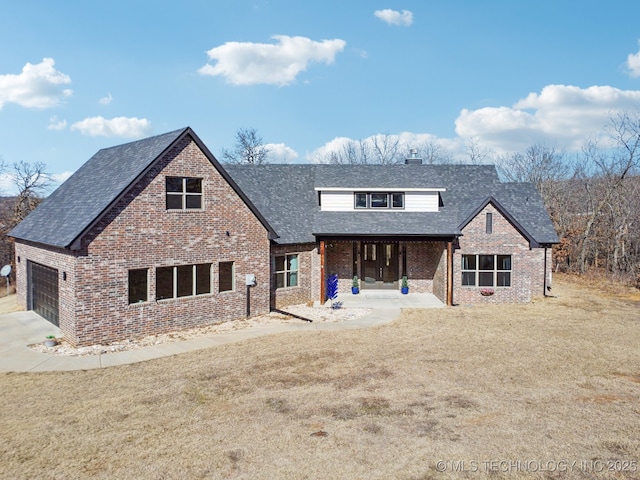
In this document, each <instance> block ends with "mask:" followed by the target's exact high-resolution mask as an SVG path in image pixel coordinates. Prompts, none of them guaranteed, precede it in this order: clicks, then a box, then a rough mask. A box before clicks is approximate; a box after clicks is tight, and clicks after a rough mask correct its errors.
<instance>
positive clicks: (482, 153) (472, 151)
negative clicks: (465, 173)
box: [466, 137, 493, 165]
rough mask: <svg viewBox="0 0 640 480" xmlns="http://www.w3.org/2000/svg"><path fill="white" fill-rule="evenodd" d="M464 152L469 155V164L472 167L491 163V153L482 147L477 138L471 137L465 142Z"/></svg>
mask: <svg viewBox="0 0 640 480" xmlns="http://www.w3.org/2000/svg"><path fill="white" fill-rule="evenodd" d="M466 152H467V155H469V163H471V164H472V165H480V164H483V163H492V162H491V159H492V156H493V152H492V151H491V149H489V148H485V147H482V146H481V145H480V139H479V138H478V137H472V138H469V139H468V140H467V150H466Z"/></svg>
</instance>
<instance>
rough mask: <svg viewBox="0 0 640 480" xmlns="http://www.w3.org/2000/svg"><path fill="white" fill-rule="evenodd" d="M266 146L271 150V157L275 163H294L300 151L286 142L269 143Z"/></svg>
mask: <svg viewBox="0 0 640 480" xmlns="http://www.w3.org/2000/svg"><path fill="white" fill-rule="evenodd" d="M265 148H267V150H269V158H270V160H271V161H273V162H274V163H293V162H294V161H295V160H296V158H298V153H297V152H296V151H295V150H294V149H293V148H291V147H288V146H287V145H285V144H284V143H267V144H266V145H265Z"/></svg>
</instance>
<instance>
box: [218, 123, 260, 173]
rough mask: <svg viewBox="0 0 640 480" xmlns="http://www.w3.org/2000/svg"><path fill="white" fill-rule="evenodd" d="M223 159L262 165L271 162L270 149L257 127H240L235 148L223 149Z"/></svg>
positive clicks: (228, 161)
mask: <svg viewBox="0 0 640 480" xmlns="http://www.w3.org/2000/svg"><path fill="white" fill-rule="evenodd" d="M222 161H223V162H226V163H248V164H252V165H262V164H263V163H269V149H268V148H267V147H266V146H265V145H264V142H263V140H262V137H261V136H260V135H258V131H257V130H256V129H255V128H239V129H238V131H237V132H236V144H235V145H234V147H233V149H232V150H227V149H226V148H223V149H222Z"/></svg>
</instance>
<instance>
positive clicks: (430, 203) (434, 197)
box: [404, 192, 438, 212]
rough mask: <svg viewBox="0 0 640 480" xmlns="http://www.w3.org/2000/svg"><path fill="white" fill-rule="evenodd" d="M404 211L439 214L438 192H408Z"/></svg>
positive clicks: (405, 195)
mask: <svg viewBox="0 0 640 480" xmlns="http://www.w3.org/2000/svg"><path fill="white" fill-rule="evenodd" d="M404 210H405V212H437V211H438V192H406V193H405V194H404Z"/></svg>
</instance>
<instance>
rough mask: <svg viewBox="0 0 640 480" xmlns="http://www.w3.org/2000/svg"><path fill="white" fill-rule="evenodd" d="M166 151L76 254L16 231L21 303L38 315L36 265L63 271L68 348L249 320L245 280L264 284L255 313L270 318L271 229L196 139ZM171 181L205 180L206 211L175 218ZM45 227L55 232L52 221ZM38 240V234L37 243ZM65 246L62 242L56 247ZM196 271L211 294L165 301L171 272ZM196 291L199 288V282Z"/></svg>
mask: <svg viewBox="0 0 640 480" xmlns="http://www.w3.org/2000/svg"><path fill="white" fill-rule="evenodd" d="M165 143H166V144H167V148H166V149H164V151H162V153H161V154H160V155H159V156H158V157H157V158H154V159H153V161H152V163H151V164H150V165H149V167H148V168H147V169H146V170H145V171H144V173H143V174H142V175H141V176H139V178H137V179H136V181H135V182H134V183H133V184H132V185H128V189H127V190H126V192H125V193H124V194H121V195H118V196H117V199H116V200H115V201H114V202H113V204H112V205H110V206H109V208H108V209H107V210H106V211H105V212H104V213H103V214H102V215H100V217H99V218H97V219H93V220H92V221H91V224H90V226H89V228H87V229H86V231H85V232H83V234H82V235H81V236H80V237H79V238H77V239H74V243H75V245H74V246H73V248H72V247H66V246H64V247H60V246H51V245H46V244H44V243H43V241H41V242H33V241H29V240H24V239H21V238H20V236H21V235H22V234H21V230H20V229H19V227H18V229H17V230H16V231H14V232H13V235H16V237H15V238H16V262H17V278H18V284H17V293H18V302H19V303H20V304H21V305H23V306H24V307H25V308H31V305H30V302H31V301H32V299H30V298H29V285H28V282H29V278H30V273H29V272H28V269H29V265H33V264H34V263H35V264H38V265H43V266H46V267H49V268H53V269H55V270H56V271H57V275H58V305H59V307H58V319H57V321H58V323H59V326H60V328H61V329H62V331H63V332H64V336H65V339H66V340H68V341H69V342H70V343H72V344H74V345H85V344H91V343H97V342H109V341H114V340H121V339H125V338H135V337H141V336H144V335H149V334H154V333H161V332H168V331H173V330H178V329H184V328H189V327H195V326H200V325H205V324H210V323H214V322H221V321H226V320H232V319H237V318H242V317H243V316H245V315H246V309H247V289H246V286H245V274H253V275H255V276H256V278H257V280H258V282H257V284H256V285H255V286H252V287H251V292H250V300H251V304H250V311H251V313H252V314H264V313H267V312H269V309H270V304H269V292H270V281H269V278H270V263H269V258H270V231H269V227H268V224H266V222H264V221H263V220H261V219H260V218H259V217H258V216H256V213H255V211H254V210H255V209H254V207H253V206H251V204H250V203H247V201H245V200H243V199H242V198H241V197H240V196H239V195H238V193H237V191H236V190H237V187H236V190H234V186H233V185H232V184H230V183H229V180H228V178H225V176H226V173H225V172H224V170H222V169H221V168H220V166H219V165H217V162H215V160H212V158H213V157H212V156H211V155H210V153H208V151H207V150H206V149H204V148H203V147H202V145H201V142H200V141H199V139H197V137H196V136H195V134H194V133H193V132H191V131H190V130H189V129H188V130H185V131H181V132H179V133H176V134H175V135H173V136H170V137H169V138H168V139H167V141H166V142H165ZM167 177H173V178H183V177H184V178H198V179H202V183H201V184H202V201H201V208H197V209H196V208H194V209H171V210H170V209H167V206H166V192H165V188H166V186H165V184H166V182H165V179H166V178H167ZM67 193H68V192H67ZM79 193H82V194H84V192H82V191H81V192H79ZM119 193H122V192H119ZM64 196H65V195H63V196H62V197H64ZM51 201H53V202H57V198H56V197H53V198H50V199H49V202H51ZM49 202H46V203H49ZM46 203H44V204H43V205H44V207H43V209H42V210H40V209H39V210H40V214H41V215H42V213H46V214H47V216H48V215H50V214H51V212H46V210H47V209H48V207H47V205H46ZM56 208H58V206H57V205H56ZM252 209H253V210H252ZM34 213H36V212H34ZM36 215H37V213H36ZM40 221H42V222H43V223H44V224H45V225H46V220H45V218H44V216H43V217H41V218H40ZM25 227H28V224H27V225H25ZM43 230H46V227H45V228H43ZM37 233H38V232H35V233H34V235H33V236H35V237H36V238H37V235H36V234H37ZM44 233H45V234H46V231H45V232H44ZM25 236H26V234H25ZM55 241H56V239H52V243H53V242H55ZM222 262H233V264H232V272H231V273H232V285H231V286H230V288H229V289H228V291H222V292H221V291H220V290H221V288H220V284H219V279H220V265H221V263H222ZM195 265H204V266H206V267H205V268H203V269H201V270H202V271H204V273H202V276H203V278H205V279H206V280H207V281H208V283H209V285H208V288H207V287H203V292H201V293H197V294H195V295H194V294H187V295H181V294H178V295H177V296H176V297H175V298H164V299H158V294H157V291H156V289H157V287H158V282H157V278H156V275H157V272H158V271H159V270H158V269H159V268H160V269H162V268H164V269H165V270H164V271H165V272H167V270H166V269H167V268H171V267H175V270H174V272H184V271H186V272H187V276H188V275H189V273H190V272H189V269H190V268H191V271H195V268H193V266H195ZM227 265H229V264H228V263H227ZM136 270H137V271H146V279H147V280H146V284H147V285H146V287H147V292H146V301H141V302H135V303H132V302H130V297H129V293H128V288H129V287H130V282H129V275H130V272H131V271H136ZM207 270H208V272H207ZM174 272H170V273H171V274H172V275H171V276H172V280H174V278H175V279H176V282H179V281H180V277H179V275H180V274H179V273H174ZM196 280H197V279H196ZM186 281H187V282H189V279H188V278H186ZM191 283H192V284H193V283H195V282H193V278H192V279H191ZM186 286H187V287H188V286H189V285H188V283H187V284H186ZM198 288H199V287H198ZM191 293H193V291H192V292H191Z"/></svg>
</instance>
